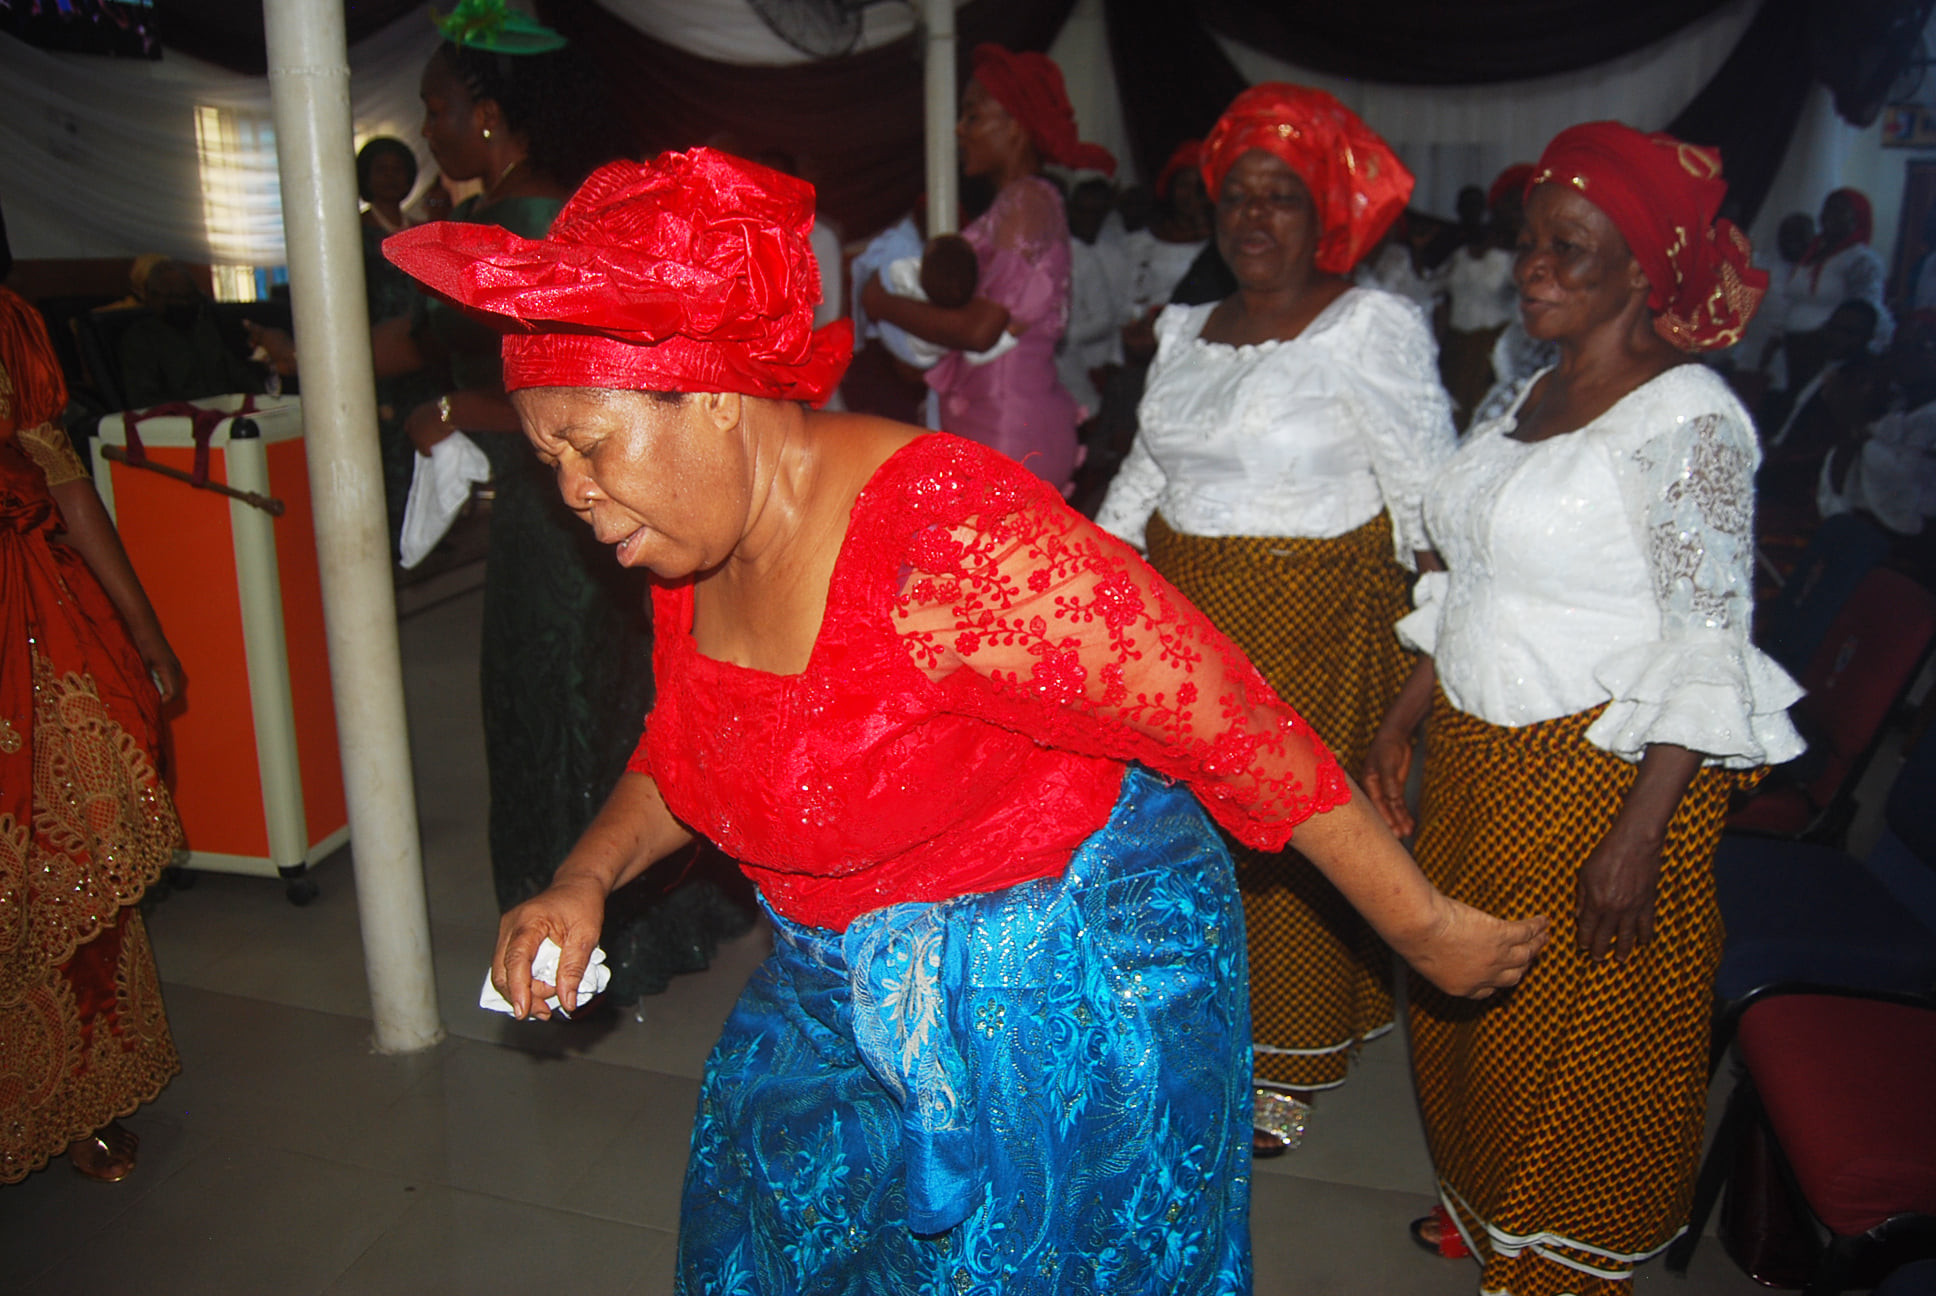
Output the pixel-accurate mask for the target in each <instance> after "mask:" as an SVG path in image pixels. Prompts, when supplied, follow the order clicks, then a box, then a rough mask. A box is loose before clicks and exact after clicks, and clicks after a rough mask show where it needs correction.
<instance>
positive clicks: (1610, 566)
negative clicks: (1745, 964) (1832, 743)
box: [1398, 365, 1802, 769]
mask: <svg viewBox="0 0 1936 1296" xmlns="http://www.w3.org/2000/svg"><path fill="white" fill-rule="evenodd" d="M1527 390H1529V391H1530V390H1531V384H1528V386H1527ZM1523 400H1524V393H1522V394H1521V397H1520V400H1519V401H1515V402H1514V403H1513V406H1512V407H1511V408H1510V409H1509V410H1508V411H1507V412H1506V414H1505V415H1503V416H1502V417H1500V418H1498V419H1495V420H1494V421H1492V422H1491V423H1488V424H1486V425H1485V426H1483V427H1480V428H1478V429H1476V430H1475V431H1473V432H1472V433H1471V435H1469V436H1468V437H1467V438H1466V441H1465V444H1464V445H1463V446H1461V447H1460V449H1459V453H1458V454H1457V455H1456V456H1455V457H1454V458H1453V459H1452V460H1451V462H1450V463H1448V464H1447V465H1446V466H1445V468H1444V469H1443V470H1442V471H1441V472H1440V473H1439V475H1438V477H1437V479H1436V480H1435V481H1434V482H1433V483H1432V485H1431V488H1430V489H1429V490H1428V491H1427V493H1426V496H1425V526H1426V530H1427V531H1428V532H1429V533H1430V535H1431V538H1432V540H1433V542H1434V544H1435V546H1436V547H1437V549H1438V552H1439V555H1440V556H1441V557H1442V558H1444V560H1445V564H1446V567H1447V568H1448V572H1447V573H1444V574H1441V573H1431V574H1428V575H1427V576H1425V577H1423V578H1422V579H1421V580H1420V581H1419V583H1418V588H1417V590H1416V591H1415V592H1414V599H1415V601H1416V602H1417V604H1418V610H1417V611H1416V612H1414V613H1412V614H1411V615H1410V616H1408V617H1406V618H1405V619H1404V620H1402V621H1400V622H1399V623H1398V633H1399V638H1400V639H1402V640H1403V641H1404V642H1406V643H1407V644H1409V645H1410V646H1412V647H1414V648H1417V649H1419V650H1420V651H1423V652H1428V653H1430V654H1432V657H1433V661H1434V664H1435V665H1436V667H1437V669H1438V678H1439V683H1440V685H1441V687H1443V688H1444V689H1445V693H1446V696H1447V697H1448V698H1449V699H1450V700H1451V702H1452V704H1453V705H1454V706H1456V707H1458V708H1459V709H1460V710H1461V711H1464V712H1466V713H1467V714H1470V715H1475V716H1477V717H1479V718H1480V719H1482V720H1485V721H1487V722H1488V723H1490V724H1497V725H1507V726H1518V725H1527V724H1533V723H1536V722H1538V721H1541V720H1550V719H1553V718H1555V717H1557V716H1563V715H1572V714H1575V713H1577V712H1580V711H1585V710H1587V709H1589V708H1591V707H1594V706H1598V705H1599V704H1600V703H1602V702H1607V703H1610V705H1609V706H1608V707H1607V709H1606V711H1605V712H1604V713H1603V714H1602V715H1601V716H1600V718H1599V719H1597V720H1595V721H1594V722H1593V725H1592V726H1591V727H1590V728H1589V729H1588V730H1587V731H1586V737H1587V741H1589V742H1591V743H1593V744H1594V745H1595V746H1596V747H1599V748H1602V749H1603V750H1606V751H1609V752H1612V753H1614V754H1615V755H1617V756H1620V757H1623V758H1625V759H1627V760H1634V761H1637V760H1639V759H1640V757H1641V755H1642V754H1643V753H1644V752H1645V751H1646V749H1647V746H1648V744H1650V743H1672V744H1676V745H1679V746H1683V747H1688V748H1691V749H1693V750H1695V751H1698V752H1702V753H1704V754H1705V755H1706V756H1707V758H1708V763H1710V764H1721V765H1725V766H1727V767H1728V768H1730V769H1747V768H1751V767H1753V766H1755V765H1760V764H1774V763H1779V762H1781V761H1785V760H1789V759H1791V758H1793V757H1794V756H1796V755H1798V754H1800V752H1801V750H1802V741H1801V738H1800V736H1799V735H1797V734H1796V732H1795V728H1794V726H1793V725H1792V724H1790V723H1789V720H1788V711H1787V709H1788V707H1789V705H1790V704H1791V703H1793V702H1794V701H1795V700H1796V698H1798V697H1799V696H1800V695H1801V690H1800V689H1799V688H1798V687H1797V686H1796V685H1795V682H1794V681H1793V680H1791V679H1790V678H1789V677H1788V676H1787V674H1786V673H1784V672H1783V671H1782V669H1781V667H1779V666H1777V665H1776V664H1775V663H1774V661H1773V660H1772V659H1770V658H1768V657H1767V656H1765V655H1764V654H1762V653H1761V652H1760V651H1759V650H1758V649H1756V648H1755V647H1754V646H1753V645H1752V644H1751V643H1749V641H1748V630H1749V620H1750V616H1751V614H1752V611H1753V604H1754V594H1753V561H1754V558H1753V536H1754V525H1753V523H1754V471H1755V466H1756V464H1757V463H1759V461H1760V458H1761V452H1760V449H1759V447H1758V445H1757V443H1756V441H1755V434H1754V428H1753V425H1752V424H1751V423H1750V421H1749V419H1748V415H1747V412H1746V411H1745V410H1743V409H1742V408H1741V405H1740V403H1739V402H1738V401H1737V400H1736V399H1735V397H1734V394H1733V393H1732V392H1731V391H1729V390H1728V387H1727V384H1726V383H1725V382H1723V381H1722V380H1721V379H1720V378H1718V377H1717V376H1715V374H1714V372H1713V371H1712V370H1710V369H1708V368H1706V367H1705V366H1703V365H1681V366H1679V367H1678V368H1675V369H1670V370H1669V371H1668V372H1666V373H1664V374H1662V375H1661V376H1660V377H1658V378H1656V379H1654V380H1653V381H1652V382H1649V383H1647V384H1645V385H1644V386H1641V387H1639V388H1636V389H1635V390H1634V391H1632V392H1630V393H1628V394H1627V395H1626V396H1625V397H1624V398H1622V399H1621V400H1620V401H1619V403H1617V404H1616V405H1614V407H1613V408H1612V409H1610V410H1608V411H1607V412H1606V413H1605V414H1602V415H1601V416H1600V417H1599V418H1597V419H1595V420H1594V421H1593V422H1592V423H1589V424H1588V425H1587V426H1585V427H1583V428H1580V429H1579V430H1578V431H1575V432H1570V433H1566V434H1563V435H1560V436H1555V437H1550V438H1548V439H1547V440H1544V441H1539V442H1534V443H1532V444H1528V443H1526V442H1523V441H1516V440H1514V439H1513V438H1512V437H1510V436H1508V435H1507V433H1509V432H1511V431H1512V430H1513V428H1514V427H1515V426H1516V424H1517V419H1518V410H1519V405H1520V403H1521V402H1522V401H1523Z"/></svg>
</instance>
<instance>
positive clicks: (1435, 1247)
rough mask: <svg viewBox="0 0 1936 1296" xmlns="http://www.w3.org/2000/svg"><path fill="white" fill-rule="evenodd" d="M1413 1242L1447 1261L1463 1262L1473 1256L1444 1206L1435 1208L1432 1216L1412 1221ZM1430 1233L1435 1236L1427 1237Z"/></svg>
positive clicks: (1420, 1217) (1424, 1216)
mask: <svg viewBox="0 0 1936 1296" xmlns="http://www.w3.org/2000/svg"><path fill="white" fill-rule="evenodd" d="M1411 1232H1412V1241H1414V1242H1416V1243H1418V1245H1419V1246H1420V1247H1422V1248H1423V1249H1425V1250H1427V1251H1430V1252H1431V1253H1432V1254H1433V1255H1435V1256H1438V1257H1440V1258H1441V1259H1445V1260H1463V1259H1465V1258H1466V1257H1467V1256H1470V1255H1471V1254H1472V1252H1471V1250H1470V1249H1468V1248H1467V1246H1466V1244H1465V1239H1464V1238H1462V1237H1460V1236H1459V1230H1458V1227H1457V1226H1456V1225H1455V1224H1453V1223H1452V1215H1451V1213H1450V1212H1449V1211H1447V1210H1446V1209H1445V1207H1443V1206H1434V1207H1433V1208H1432V1213H1431V1214H1430V1215H1421V1216H1419V1217H1418V1218H1417V1219H1415V1220H1413V1221H1412V1226H1411ZM1428 1232H1429V1233H1430V1234H1432V1235H1433V1236H1429V1237H1428V1236H1427V1234H1428Z"/></svg>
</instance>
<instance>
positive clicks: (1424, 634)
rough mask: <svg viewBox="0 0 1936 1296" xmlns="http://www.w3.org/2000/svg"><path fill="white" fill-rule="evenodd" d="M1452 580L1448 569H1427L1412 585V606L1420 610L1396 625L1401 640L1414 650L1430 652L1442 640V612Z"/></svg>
mask: <svg viewBox="0 0 1936 1296" xmlns="http://www.w3.org/2000/svg"><path fill="white" fill-rule="evenodd" d="M1451 583H1452V577H1451V574H1450V573H1448V572H1442V571H1435V572H1426V573H1424V574H1423V575H1421V576H1420V577H1419V578H1418V580H1417V582H1416V583H1415V584H1413V586H1412V606H1413V607H1414V608H1415V609H1416V611H1413V612H1409V613H1407V614H1406V615H1404V616H1402V617H1400V618H1399V619H1398V624H1397V625H1396V626H1395V627H1393V628H1394V629H1395V630H1396V631H1397V632H1398V642H1400V643H1402V644H1404V645H1405V646H1406V647H1407V648H1410V649H1411V650H1412V651H1414V652H1422V653H1424V654H1426V655H1427V656H1430V655H1431V653H1432V650H1433V649H1434V648H1435V647H1437V646H1438V641H1439V613H1440V612H1441V611H1443V610H1444V607H1445V591H1446V589H1447V587H1448V586H1450V585H1451Z"/></svg>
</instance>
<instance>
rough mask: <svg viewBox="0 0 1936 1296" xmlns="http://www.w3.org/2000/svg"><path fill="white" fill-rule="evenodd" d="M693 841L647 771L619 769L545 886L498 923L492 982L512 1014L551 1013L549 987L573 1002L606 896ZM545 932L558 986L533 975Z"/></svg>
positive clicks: (570, 1006) (571, 1004)
mask: <svg viewBox="0 0 1936 1296" xmlns="http://www.w3.org/2000/svg"><path fill="white" fill-rule="evenodd" d="M692 840H693V834H692V832H691V831H690V830H689V829H687V827H686V826H685V825H684V824H682V823H680V822H679V821H678V819H676V818H674V817H673V814H672V811H670V810H668V809H667V808H666V803H665V800H664V798H662V797H661V796H660V795H659V785H658V784H656V783H654V782H653V781H652V779H651V777H650V776H649V775H645V774H636V773H633V772H631V771H627V772H626V773H624V774H622V775H620V776H619V780H618V785H617V786H616V787H614V788H613V789H612V795H611V796H609V797H607V798H606V799H605V805H604V808H603V809H601V810H600V811H599V812H598V817H597V818H595V819H593V820H592V822H591V826H590V827H588V828H586V829H585V833H584V835H583V836H582V837H580V838H579V839H578V844H577V845H576V846H574V847H572V848H571V854H569V855H567V856H565V859H564V862H563V863H562V864H560V865H559V866H558V872H557V873H556V874H555V875H553V877H552V879H551V885H550V887H548V888H547V889H545V890H544V891H542V892H540V893H539V894H538V895H535V896H533V897H532V898H531V899H529V900H527V901H525V902H524V903H523V904H521V905H519V906H518V907H517V908H515V909H513V910H511V911H510V912H509V913H507V914H505V915H504V917H503V918H502V919H500V920H499V922H498V928H497V952H496V953H495V954H494V955H493V956H492V958H491V981H492V983H493V984H494V985H496V986H497V990H498V993H499V994H501V995H503V996H504V997H505V999H506V1000H508V1001H509V1002H510V1004H511V1015H512V1016H514V1017H517V1018H519V1019H523V1018H526V1017H537V1018H539V1019H541V1020H542V1019H545V1018H549V1017H550V1016H551V1010H550V1009H549V1008H547V1007H546V1006H545V1000H546V999H548V998H550V997H551V995H552V994H553V993H554V992H555V993H556V994H557V996H558V1002H559V1003H560V1004H561V1005H562V1006H563V1008H564V1010H565V1011H566V1012H570V1011H571V1010H572V1009H573V1008H575V1007H577V1005H578V982H579V979H580V978H581V977H583V976H584V975H585V967H586V965H587V964H588V963H590V962H591V953H592V949H593V947H594V946H596V945H597V944H598V932H599V928H600V927H602V926H603V925H604V919H605V897H606V896H608V895H610V894H611V893H612V892H613V891H615V890H617V889H618V888H619V887H621V886H624V885H625V884H626V883H627V882H630V881H631V880H632V879H633V878H635V877H637V876H639V874H641V873H643V872H645V870H646V869H648V868H650V867H651V866H652V865H653V864H654V863H656V862H657V861H659V860H662V859H664V858H665V857H666V856H668V855H670V854H672V852H674V851H676V850H678V849H679V848H680V847H682V846H686V845H689V844H690V843H691V842H692ZM547 938H549V939H550V940H551V941H552V942H553V943H555V944H556V945H557V946H558V948H559V949H560V950H562V951H563V953H562V955H561V956H560V957H559V959H558V985H557V986H556V987H552V986H548V985H545V984H544V983H543V982H542V981H539V982H533V981H532V979H531V960H532V958H533V956H535V955H536V954H537V952H538V946H540V945H542V944H543V943H544V942H545V940H546V939H547ZM534 991H535V992H536V993H534Z"/></svg>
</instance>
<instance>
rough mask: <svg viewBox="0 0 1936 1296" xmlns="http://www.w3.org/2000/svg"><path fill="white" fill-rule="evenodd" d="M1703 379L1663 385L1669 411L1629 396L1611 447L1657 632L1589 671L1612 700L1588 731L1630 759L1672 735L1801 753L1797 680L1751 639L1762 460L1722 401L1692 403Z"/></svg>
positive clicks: (1713, 745) (1734, 409) (1717, 755)
mask: <svg viewBox="0 0 1936 1296" xmlns="http://www.w3.org/2000/svg"><path fill="white" fill-rule="evenodd" d="M1689 368H1691V366H1690V367H1689ZM1656 381H1657V382H1662V380H1656ZM1711 381H1712V382H1713V383H1714V384H1715V385H1718V384H1719V380H1718V379H1712V380H1711ZM1709 382H1710V376H1709V375H1706V374H1695V375H1690V376H1686V377H1683V376H1682V375H1681V374H1679V373H1676V374H1675V375H1673V376H1672V378H1671V380H1669V381H1666V382H1663V383H1662V386H1663V394H1664V395H1666V396H1668V397H1670V398H1671V396H1672V395H1674V394H1679V395H1680V396H1681V398H1682V399H1683V401H1685V402H1686V403H1684V404H1683V405H1682V406H1681V409H1680V410H1679V411H1675V410H1673V409H1672V408H1671V406H1667V405H1665V404H1664V403H1661V402H1656V401H1645V402H1641V403H1639V404H1638V405H1637V407H1636V414H1637V416H1638V418H1639V420H1640V421H1641V423H1642V424H1643V426H1642V427H1640V428H1639V429H1637V432H1638V434H1637V435H1635V436H1631V437H1629V438H1626V439H1625V443H1624V444H1620V445H1616V447H1615V450H1614V455H1613V463H1614V472H1615V475H1616V477H1617V478H1618V479H1619V481H1620V487H1621V495H1622V497H1623V500H1624V502H1625V505H1626V512H1627V517H1628V521H1629V524H1630V525H1631V526H1632V527H1633V529H1634V532H1635V535H1636V537H1637V538H1638V539H1639V541H1640V546H1641V550H1642V552H1643V554H1644V555H1645V557H1646V560H1647V567H1648V570H1649V572H1650V573H1651V577H1652V582H1653V594H1654V602H1655V604H1656V606H1657V607H1658V609H1659V614H1660V637H1659V639H1658V640H1656V641H1655V642H1653V643H1651V644H1643V645H1640V646H1638V647H1636V648H1631V649H1626V650H1623V651H1621V652H1618V653H1615V654H1613V655H1612V656H1610V657H1608V658H1606V659H1605V660H1603V661H1601V662H1600V663H1599V664H1598V665H1597V666H1596V667H1595V669H1594V677H1595V678H1596V679H1597V680H1599V682H1600V683H1601V684H1602V685H1604V686H1605V687H1606V688H1607V689H1608V691H1609V692H1610V693H1611V694H1612V700H1611V701H1610V702H1609V703H1608V705H1607V710H1606V711H1605V712H1604V713H1603V714H1602V716H1601V718H1600V719H1599V720H1597V721H1595V722H1594V724H1593V726H1592V727H1591V728H1589V729H1588V730H1587V735H1586V736H1587V738H1588V740H1589V741H1591V742H1593V743H1595V744H1596V745H1598V746H1601V747H1603V748H1605V749H1606V750H1608V751H1612V752H1614V753H1615V754H1616V755H1620V756H1624V757H1626V758H1627V759H1629V760H1638V759H1639V758H1640V755H1641V754H1642V753H1643V752H1644V751H1645V750H1646V748H1647V746H1648V745H1650V744H1652V743H1672V744H1675V745H1678V746H1683V747H1688V748H1691V749H1693V750H1695V751H1699V752H1703V753H1705V754H1707V755H1708V757H1709V758H1710V759H1711V760H1712V761H1716V762H1718V763H1722V764H1726V765H1728V766H1730V767H1734V768H1745V767H1749V766H1754V765H1759V764H1763V763H1772V762H1777V761H1782V760H1787V759H1789V758H1791V757H1793V756H1795V755H1797V754H1798V753H1799V752H1800V750H1801V744H1800V741H1799V739H1798V738H1797V737H1796V735H1795V730H1794V727H1793V726H1792V725H1791V724H1790V723H1789V721H1788V715H1787V708H1788V706H1789V705H1790V704H1791V703H1793V702H1794V701H1795V700H1796V699H1797V698H1798V697H1799V696H1800V689H1799V688H1797V687H1796V685H1795V683H1794V681H1793V680H1791V679H1789V677H1788V675H1787V674H1786V672H1784V671H1783V670H1782V669H1781V667H1779V666H1778V665H1776V664H1775V663H1774V661H1773V660H1771V659H1770V658H1768V657H1767V656H1766V655H1765V654H1763V653H1762V652H1761V651H1760V650H1759V649H1757V648H1755V646H1754V645H1753V644H1752V643H1751V642H1750V641H1749V629H1750V621H1751V619H1752V616H1753V611H1754V473H1755V467H1756V464H1757V463H1758V461H1759V458H1760V455H1759V451H1758V449H1757V446H1756V442H1755V437H1754V432H1753V431H1752V428H1751V425H1750V424H1749V422H1748V420H1747V416H1746V414H1745V412H1743V411H1741V409H1740V407H1739V406H1738V405H1737V404H1735V402H1734V400H1733V398H1732V396H1727V397H1725V398H1724V399H1717V400H1714V401H1712V402H1709V401H1706V400H1701V399H1700V398H1701V396H1702V395H1703V394H1704V393H1703V391H1702V389H1703V388H1704V387H1706V386H1707V385H1708V383H1709ZM1704 407H1705V408H1704Z"/></svg>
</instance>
